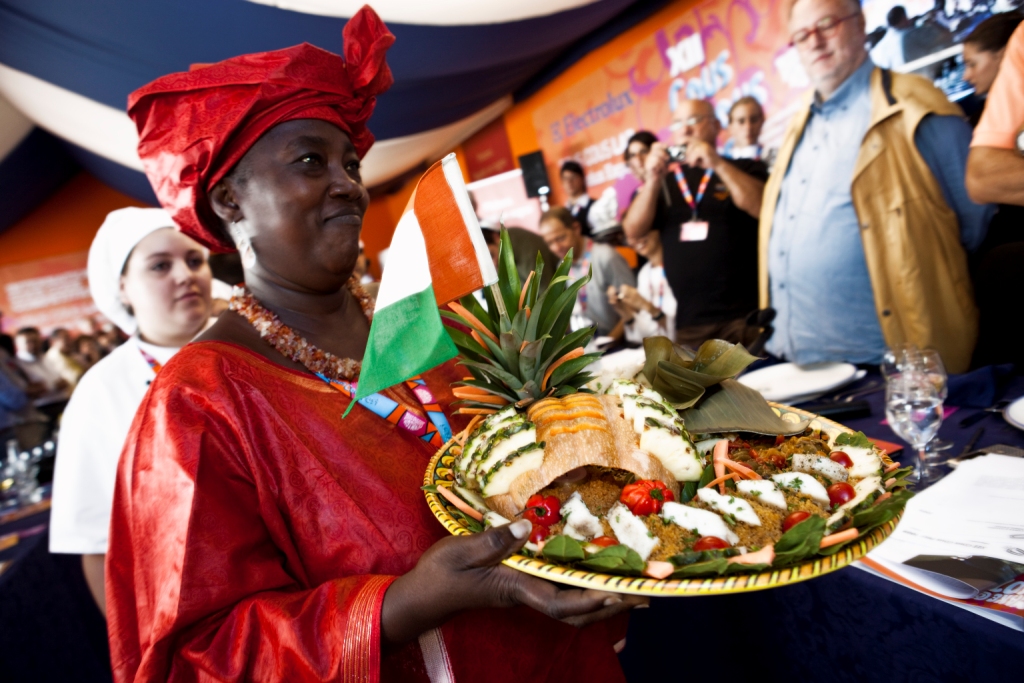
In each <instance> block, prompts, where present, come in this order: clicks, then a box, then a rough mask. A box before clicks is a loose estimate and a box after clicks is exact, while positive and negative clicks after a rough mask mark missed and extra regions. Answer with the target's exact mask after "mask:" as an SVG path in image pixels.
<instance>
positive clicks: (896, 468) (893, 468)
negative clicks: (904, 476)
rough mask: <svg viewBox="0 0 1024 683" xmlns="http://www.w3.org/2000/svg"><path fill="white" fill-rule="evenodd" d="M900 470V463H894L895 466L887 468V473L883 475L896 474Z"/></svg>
mask: <svg viewBox="0 0 1024 683" xmlns="http://www.w3.org/2000/svg"><path fill="white" fill-rule="evenodd" d="M899 468H900V464H899V463H898V462H894V463H893V464H891V465H889V466H888V467H886V468H885V472H884V473H883V474H889V473H890V472H895V471H896V470H898V469H899Z"/></svg>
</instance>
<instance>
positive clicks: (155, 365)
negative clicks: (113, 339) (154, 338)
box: [139, 346, 164, 375]
mask: <svg viewBox="0 0 1024 683" xmlns="http://www.w3.org/2000/svg"><path fill="white" fill-rule="evenodd" d="M139 353H141V354H142V357H143V359H145V361H146V362H147V363H149V367H150V368H152V370H153V374H154V375H155V374H157V373H158V372H160V370H161V369H163V367H164V366H162V365H160V361H158V360H157V359H156V358H153V356H151V355H149V354H148V353H146V351H145V349H143V348H142V347H141V346H140V347H139Z"/></svg>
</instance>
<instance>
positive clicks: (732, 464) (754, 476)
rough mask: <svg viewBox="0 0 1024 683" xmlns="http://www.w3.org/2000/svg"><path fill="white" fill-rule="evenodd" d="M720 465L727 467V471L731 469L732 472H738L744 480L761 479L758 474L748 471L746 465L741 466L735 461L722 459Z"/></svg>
mask: <svg viewBox="0 0 1024 683" xmlns="http://www.w3.org/2000/svg"><path fill="white" fill-rule="evenodd" d="M722 464H723V465H725V466H726V467H728V468H729V469H731V470H732V471H733V472H738V473H739V474H741V475H742V476H743V477H744V478H745V479H760V478H761V475H760V474H758V473H757V472H755V471H754V470H752V469H750V468H749V467H747V466H746V465H741V464H740V463H738V462H736V461H735V460H730V459H729V458H722Z"/></svg>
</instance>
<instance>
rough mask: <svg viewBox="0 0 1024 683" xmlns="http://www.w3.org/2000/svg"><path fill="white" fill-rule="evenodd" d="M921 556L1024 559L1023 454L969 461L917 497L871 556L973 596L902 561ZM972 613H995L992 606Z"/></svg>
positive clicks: (939, 587) (941, 588) (933, 587)
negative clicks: (992, 611) (890, 533)
mask: <svg viewBox="0 0 1024 683" xmlns="http://www.w3.org/2000/svg"><path fill="white" fill-rule="evenodd" d="M917 555H950V556H968V555H984V556H987V557H994V558H997V559H1001V560H1006V561H1009V562H1016V563H1024V458H1011V457H1008V456H1004V455H994V454H990V455H986V456H982V457H980V458H975V459H973V460H968V461H966V462H964V463H963V464H962V465H961V466H960V467H958V468H956V470H954V471H953V473H952V474H950V475H948V476H947V477H945V478H944V479H942V480H941V481H939V482H938V483H936V484H934V485H933V486H931V487H930V488H928V489H926V490H925V491H923V492H921V493H920V494H918V495H916V496H914V498H912V499H911V500H910V502H909V503H908V504H907V509H906V512H905V513H904V515H903V519H902V520H901V521H900V524H899V526H898V527H897V528H896V531H895V532H894V533H893V535H892V536H891V537H889V539H887V540H886V541H885V542H884V543H883V544H882V545H880V546H879V547H878V548H876V549H875V550H873V551H872V552H871V553H869V554H868V558H869V559H871V560H874V561H875V562H877V563H878V564H880V565H882V566H883V567H884V568H886V569H889V570H890V571H893V572H895V573H897V574H899V575H901V576H903V577H904V578H906V579H909V580H910V581H912V582H914V583H916V584H917V585H919V586H921V587H923V588H926V589H928V590H930V591H934V592H936V593H941V594H943V595H946V596H949V597H951V598H960V599H963V598H970V597H972V596H973V593H974V592H975V591H969V590H962V586H961V587H958V586H957V585H956V582H953V581H945V580H943V579H941V578H939V577H935V576H934V575H931V576H930V575H929V574H928V573H927V572H922V571H919V570H916V569H914V568H912V567H908V566H906V565H903V564H901V563H902V562H904V561H906V560H909V559H911V558H913V557H916V556H917ZM861 568H862V569H863V568H865V567H861ZM876 573H877V572H876ZM958 588H960V589H961V590H958ZM954 604H958V605H960V606H964V607H967V605H964V604H963V603H960V602H954ZM971 611H976V612H977V613H979V614H982V615H983V616H990V615H988V614H984V613H985V612H988V611H990V610H987V609H980V610H974V609H972V610H971ZM1003 616H1005V614H1004V615H1003ZM990 618H996V617H995V616H991V617H990ZM996 620H997V621H1000V622H1002V623H1006V622H1005V621H1004V620H1003V619H996ZM1018 628H1019V626H1018Z"/></svg>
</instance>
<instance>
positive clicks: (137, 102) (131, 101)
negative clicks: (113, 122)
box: [128, 6, 395, 252]
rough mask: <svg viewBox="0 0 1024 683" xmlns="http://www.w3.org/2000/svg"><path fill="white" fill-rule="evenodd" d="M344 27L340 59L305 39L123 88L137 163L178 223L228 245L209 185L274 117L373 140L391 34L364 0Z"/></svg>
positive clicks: (388, 80)
mask: <svg viewBox="0 0 1024 683" xmlns="http://www.w3.org/2000/svg"><path fill="white" fill-rule="evenodd" d="M342 36H343V39H344V51H345V58H344V60H343V59H342V58H341V57H339V56H338V55H336V54H332V53H330V52H327V51H325V50H321V49H320V48H318V47H314V46H312V45H309V44H308V43H303V44H302V45H296V46H295V47H290V48H287V49H284V50H275V51H273V52H261V53H258V54H251V55H242V56H241V57H234V58H232V59H227V60H225V61H223V62H218V63H216V64H209V65H202V66H194V67H192V69H191V70H189V71H187V72H184V73H176V74H169V75H167V76H164V77H162V78H158V79H157V80H155V81H153V82H152V83H150V84H149V85H146V86H143V87H142V88H139V89H138V90H136V91H135V92H133V93H132V94H131V95H130V96H129V97H128V115H129V116H130V117H131V118H132V120H134V121H135V125H136V126H137V127H138V129H139V156H140V157H142V165H143V167H144V168H145V169H146V175H147V176H149V181H150V183H152V185H153V189H154V190H155V191H156V196H157V198H158V199H159V200H160V203H161V204H162V205H163V207H164V208H165V209H166V210H167V211H168V212H169V213H170V214H171V216H172V217H173V218H174V220H175V222H176V223H177V224H178V226H179V227H180V228H181V230H182V232H184V233H185V234H187V235H189V236H191V237H193V238H195V239H196V240H198V241H200V242H202V243H203V244H205V245H206V246H208V247H209V248H210V249H212V250H214V251H222V252H223V251H232V250H233V249H234V246H233V245H232V244H231V243H230V242H228V241H226V240H224V238H223V237H221V234H222V233H223V231H222V230H221V229H220V227H219V226H220V219H219V218H218V217H217V216H216V215H214V213H213V210H212V209H211V208H210V204H209V200H208V199H207V192H208V191H209V190H210V189H211V188H212V187H213V186H214V185H216V184H217V183H218V182H219V181H220V180H221V178H223V177H224V176H225V175H227V173H228V172H229V171H230V170H231V169H232V168H234V166H235V164H237V163H238V161H239V160H240V159H241V158H242V157H243V156H244V155H245V153H246V152H247V151H249V148H250V147H252V146H253V144H255V142H256V141H257V140H258V139H259V138H260V136H262V135H263V134H264V133H266V132H267V131H268V130H270V129H271V128H273V127H274V126H276V125H277V124H279V123H282V122H284V121H291V120H293V119H322V120H324V121H329V122H331V123H333V124H334V125H336V126H338V127H339V128H341V129H342V130H343V131H345V132H346V133H348V135H349V137H350V138H351V139H352V144H353V145H354V146H355V148H356V152H357V153H358V154H359V157H360V158H362V157H363V155H365V154H366V152H367V150H369V149H370V146H371V145H372V144H373V134H372V133H370V131H369V130H367V128H366V121H367V119H369V118H370V114H372V113H373V107H374V105H375V104H376V102H377V95H378V94H379V93H382V92H384V91H385V90H387V89H388V88H389V87H391V84H392V83H393V82H394V79H393V78H392V76H391V70H390V69H389V68H388V65H387V63H386V62H385V61H384V53H385V52H386V51H387V49H388V48H389V47H391V45H392V43H394V42H395V37H394V36H393V35H391V33H390V32H389V31H388V29H387V27H386V26H385V25H384V22H382V21H381V19H380V17H378V16H377V13H376V12H374V11H373V9H371V8H370V7H369V6H364V7H363V8H362V9H360V10H359V12H357V13H356V15H355V16H354V17H352V18H351V19H349V21H348V22H347V23H346V24H345V29H344V30H343V31H342Z"/></svg>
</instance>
